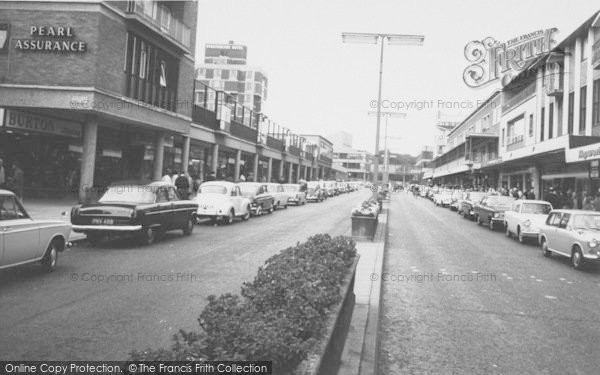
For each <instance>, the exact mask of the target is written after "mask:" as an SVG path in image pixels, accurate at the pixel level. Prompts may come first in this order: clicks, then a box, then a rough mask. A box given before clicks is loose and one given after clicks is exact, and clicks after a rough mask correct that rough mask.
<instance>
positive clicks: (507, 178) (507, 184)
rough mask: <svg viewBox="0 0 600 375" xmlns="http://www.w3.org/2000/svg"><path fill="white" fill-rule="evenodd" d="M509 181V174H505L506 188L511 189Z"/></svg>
mask: <svg viewBox="0 0 600 375" xmlns="http://www.w3.org/2000/svg"><path fill="white" fill-rule="evenodd" d="M511 182H512V181H511V175H510V174H509V175H508V176H506V187H507V188H508V190H510V189H512V185H511Z"/></svg>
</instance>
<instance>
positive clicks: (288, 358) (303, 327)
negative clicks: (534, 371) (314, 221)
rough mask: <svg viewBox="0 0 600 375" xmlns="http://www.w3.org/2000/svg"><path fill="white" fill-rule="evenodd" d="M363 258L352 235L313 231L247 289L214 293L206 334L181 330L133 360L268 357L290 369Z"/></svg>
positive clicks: (278, 368) (204, 317)
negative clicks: (169, 340)
mask: <svg viewBox="0 0 600 375" xmlns="http://www.w3.org/2000/svg"><path fill="white" fill-rule="evenodd" d="M355 256H356V246H355V243H354V242H353V241H352V239H351V238H350V237H344V236H339V237H335V238H332V237H331V236H329V235H328V234H319V235H315V236H312V237H310V238H309V239H308V240H307V241H306V242H304V243H298V244H297V245H296V246H294V247H289V248H287V249H285V250H283V251H281V252H280V253H279V254H276V255H274V256H272V257H271V258H269V259H268V260H267V261H266V262H265V264H264V266H262V267H260V268H259V269H258V274H257V275H256V277H255V278H254V281H252V282H249V283H244V285H243V287H242V290H241V295H233V294H229V293H228V294H223V295H221V296H219V297H217V296H214V295H211V296H209V297H208V305H207V306H206V307H205V308H204V310H203V311H202V312H201V313H200V317H199V319H198V323H199V325H200V328H201V330H200V332H199V333H196V332H186V331H183V330H180V331H179V332H178V333H177V334H175V335H174V336H173V345H172V346H171V348H169V349H147V350H145V351H133V352H131V353H130V359H131V360H134V361H167V360H187V361H189V360H253V361H258V360H267V361H273V370H274V373H278V374H279V373H289V372H291V371H292V370H293V369H294V368H295V367H296V366H297V365H298V364H299V363H300V362H301V361H302V360H303V359H305V358H306V356H307V355H308V354H309V353H310V351H311V349H312V348H313V347H314V346H315V344H316V343H317V342H318V341H319V339H320V338H321V337H322V333H323V331H324V329H325V325H326V322H327V318H328V316H329V313H330V309H332V308H333V307H335V306H336V305H337V304H338V303H339V302H340V300H341V296H340V286H341V284H342V282H343V280H344V278H345V276H346V275H347V273H348V271H349V268H350V266H351V265H352V263H353V262H354V259H355Z"/></svg>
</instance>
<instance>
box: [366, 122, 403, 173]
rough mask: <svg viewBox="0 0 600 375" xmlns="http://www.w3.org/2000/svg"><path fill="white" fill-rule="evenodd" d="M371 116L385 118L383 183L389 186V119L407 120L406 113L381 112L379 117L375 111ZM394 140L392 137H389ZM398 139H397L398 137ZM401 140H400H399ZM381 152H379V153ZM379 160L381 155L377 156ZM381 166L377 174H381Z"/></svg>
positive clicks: (376, 171) (376, 170)
mask: <svg viewBox="0 0 600 375" xmlns="http://www.w3.org/2000/svg"><path fill="white" fill-rule="evenodd" d="M369 116H371V117H373V116H377V117H378V118H379V117H385V132H384V133H385V135H384V137H383V140H384V150H385V151H384V153H385V154H384V159H383V165H384V167H383V169H384V173H383V176H382V177H383V183H384V184H387V183H388V182H389V180H390V170H389V152H388V146H387V140H388V135H387V129H388V119H389V118H390V117H394V118H406V113H404V112H380V113H379V116H378V114H377V112H374V111H369ZM389 138H392V137H389ZM396 138H397V137H396ZM397 139H400V138H397ZM377 152H379V151H377ZM377 159H379V155H377ZM378 169H379V165H377V168H376V169H375V173H376V174H379V170H378Z"/></svg>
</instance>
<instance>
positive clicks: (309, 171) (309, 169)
mask: <svg viewBox="0 0 600 375" xmlns="http://www.w3.org/2000/svg"><path fill="white" fill-rule="evenodd" d="M311 178H312V167H311V166H308V167H306V181H310V180H311Z"/></svg>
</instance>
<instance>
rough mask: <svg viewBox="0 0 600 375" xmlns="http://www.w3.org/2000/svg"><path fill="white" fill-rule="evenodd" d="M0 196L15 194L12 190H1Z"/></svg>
mask: <svg viewBox="0 0 600 375" xmlns="http://www.w3.org/2000/svg"><path fill="white" fill-rule="evenodd" d="M0 195H15V193H13V192H12V191H10V190H3V189H0Z"/></svg>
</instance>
